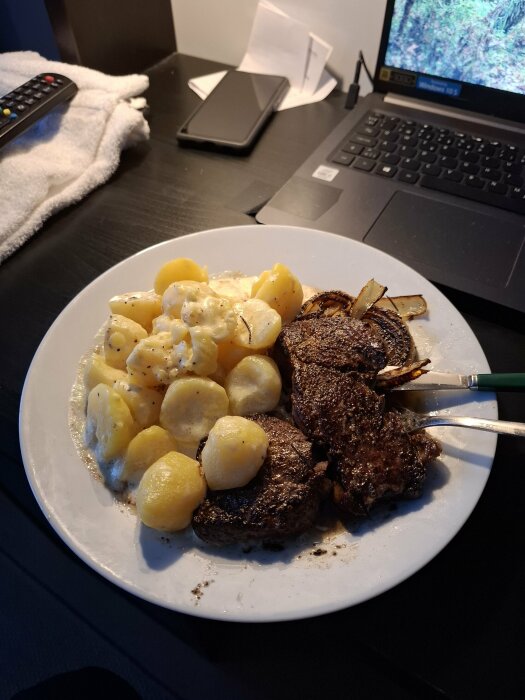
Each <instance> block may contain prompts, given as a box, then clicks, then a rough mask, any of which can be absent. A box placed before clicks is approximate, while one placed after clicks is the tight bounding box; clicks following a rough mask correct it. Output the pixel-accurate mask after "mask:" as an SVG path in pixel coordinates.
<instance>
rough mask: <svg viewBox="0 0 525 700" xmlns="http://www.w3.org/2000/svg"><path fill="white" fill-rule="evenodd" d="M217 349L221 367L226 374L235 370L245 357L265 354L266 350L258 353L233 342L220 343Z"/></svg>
mask: <svg viewBox="0 0 525 700" xmlns="http://www.w3.org/2000/svg"><path fill="white" fill-rule="evenodd" d="M217 348H218V354H217V361H218V363H219V367H221V369H222V370H223V371H224V372H226V373H228V372H229V371H230V370H231V369H233V368H234V367H235V365H236V364H237V363H238V362H240V361H241V360H242V359H243V358H244V357H248V355H254V354H259V352H261V353H262V352H264V350H261V351H256V350H252V349H251V348H243V347H241V346H240V345H236V344H235V343H234V342H233V340H226V341H224V342H223V343H218V344H217Z"/></svg>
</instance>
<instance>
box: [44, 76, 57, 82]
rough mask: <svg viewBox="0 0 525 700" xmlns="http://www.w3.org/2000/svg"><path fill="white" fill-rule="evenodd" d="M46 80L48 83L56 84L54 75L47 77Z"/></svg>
mask: <svg viewBox="0 0 525 700" xmlns="http://www.w3.org/2000/svg"><path fill="white" fill-rule="evenodd" d="M44 80H45V81H46V83H54V82H55V78H54V77H53V76H52V75H45V76H44Z"/></svg>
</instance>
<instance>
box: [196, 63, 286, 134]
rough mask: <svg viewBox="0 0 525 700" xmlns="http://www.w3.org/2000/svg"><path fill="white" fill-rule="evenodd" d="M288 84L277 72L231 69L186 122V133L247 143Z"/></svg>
mask: <svg viewBox="0 0 525 700" xmlns="http://www.w3.org/2000/svg"><path fill="white" fill-rule="evenodd" d="M287 85H288V81H287V80H286V79H285V78H281V77H280V76H276V75H257V74H254V73H243V72H241V71H229V72H228V73H226V75H225V76H224V78H223V79H222V80H221V81H220V83H219V84H218V85H217V87H216V88H215V89H214V90H213V91H212V92H211V93H210V94H209V95H208V97H207V98H206V100H205V101H204V102H203V104H202V105H201V106H200V107H199V109H198V110H197V111H196V112H195V113H194V115H193V116H192V117H191V118H190V119H189V121H188V122H187V123H186V124H185V126H184V133H185V134H186V135H187V136H188V137H190V138H191V137H195V138H197V139H209V140H217V141H218V142H224V143H245V142H247V141H248V140H249V138H250V137H251V135H252V134H253V131H254V129H255V127H256V126H257V125H258V124H259V123H260V121H261V119H262V118H263V117H264V116H265V115H267V114H270V113H271V112H272V111H273V107H274V104H275V103H276V102H277V101H278V98H279V97H280V96H281V95H282V94H284V91H285V88H286V87H287Z"/></svg>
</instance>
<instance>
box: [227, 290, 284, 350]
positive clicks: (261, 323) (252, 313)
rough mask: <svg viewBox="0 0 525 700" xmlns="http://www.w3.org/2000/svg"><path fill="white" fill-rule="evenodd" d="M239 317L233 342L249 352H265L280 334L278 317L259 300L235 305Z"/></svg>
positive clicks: (273, 310) (280, 323) (250, 300)
mask: <svg viewBox="0 0 525 700" xmlns="http://www.w3.org/2000/svg"><path fill="white" fill-rule="evenodd" d="M235 310H236V311H237V314H238V316H239V318H238V321H237V328H236V331H235V335H234V337H233V342H234V343H235V344H236V345H240V346H241V347H243V348H249V349H250V350H254V351H257V350H267V349H268V348H270V347H271V346H272V345H273V344H274V343H275V341H276V340H277V336H278V335H279V333H280V332H281V327H282V320H281V317H280V315H279V314H278V313H277V311H275V309H272V308H271V307H270V306H269V305H268V304H267V303H266V302H265V301H262V300H261V299H248V300H247V301H244V302H240V303H238V304H235Z"/></svg>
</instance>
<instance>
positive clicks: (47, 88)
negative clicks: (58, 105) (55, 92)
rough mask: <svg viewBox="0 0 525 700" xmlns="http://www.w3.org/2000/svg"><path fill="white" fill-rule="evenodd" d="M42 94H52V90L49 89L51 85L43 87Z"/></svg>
mask: <svg viewBox="0 0 525 700" xmlns="http://www.w3.org/2000/svg"><path fill="white" fill-rule="evenodd" d="M42 92H45V93H48V92H51V88H50V87H49V85H46V86H45V87H43V88H42ZM35 97H36V95H35Z"/></svg>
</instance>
